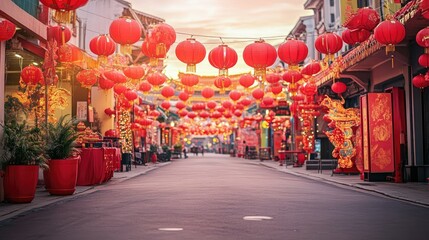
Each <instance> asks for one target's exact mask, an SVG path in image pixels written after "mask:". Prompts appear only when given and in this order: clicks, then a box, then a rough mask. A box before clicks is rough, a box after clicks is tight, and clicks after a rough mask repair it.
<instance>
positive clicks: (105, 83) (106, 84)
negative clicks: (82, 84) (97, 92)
mask: <svg viewBox="0 0 429 240" xmlns="http://www.w3.org/2000/svg"><path fill="white" fill-rule="evenodd" d="M114 85H115V82H113V81H112V80H109V79H107V78H105V77H103V76H100V77H99V79H98V86H99V87H100V88H101V89H103V90H109V89H111V88H113V86H114Z"/></svg>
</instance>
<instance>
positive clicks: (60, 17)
mask: <svg viewBox="0 0 429 240" xmlns="http://www.w3.org/2000/svg"><path fill="white" fill-rule="evenodd" d="M73 15H74V10H73V11H62V10H54V14H53V18H54V19H55V21H57V22H60V23H71V19H72V16H73Z"/></svg>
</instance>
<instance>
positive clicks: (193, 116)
mask: <svg viewBox="0 0 429 240" xmlns="http://www.w3.org/2000/svg"><path fill="white" fill-rule="evenodd" d="M196 117H197V114H196V113H194V112H189V113H188V118H190V119H194V118H196Z"/></svg>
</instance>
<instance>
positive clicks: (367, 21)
mask: <svg viewBox="0 0 429 240" xmlns="http://www.w3.org/2000/svg"><path fill="white" fill-rule="evenodd" d="M379 22H380V16H379V15H378V13H377V11H376V10H374V9H372V8H369V7H364V8H359V10H358V11H357V12H356V13H355V14H353V15H352V17H351V18H350V19H348V20H347V21H346V23H345V24H344V26H345V27H346V28H348V29H350V30H356V29H365V30H367V31H372V30H373V29H374V28H375V27H376V26H377V25H378V23H379Z"/></svg>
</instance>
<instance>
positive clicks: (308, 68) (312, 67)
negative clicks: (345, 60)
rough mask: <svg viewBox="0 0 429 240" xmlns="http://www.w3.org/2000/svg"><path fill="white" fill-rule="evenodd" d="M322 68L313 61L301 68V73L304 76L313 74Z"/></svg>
mask: <svg viewBox="0 0 429 240" xmlns="http://www.w3.org/2000/svg"><path fill="white" fill-rule="evenodd" d="M320 70H322V67H321V66H320V63H319V62H318V61H313V62H311V63H309V64H307V65H305V66H304V68H302V70H301V74H302V75H305V76H313V75H314V74H317V73H318V72H320Z"/></svg>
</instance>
